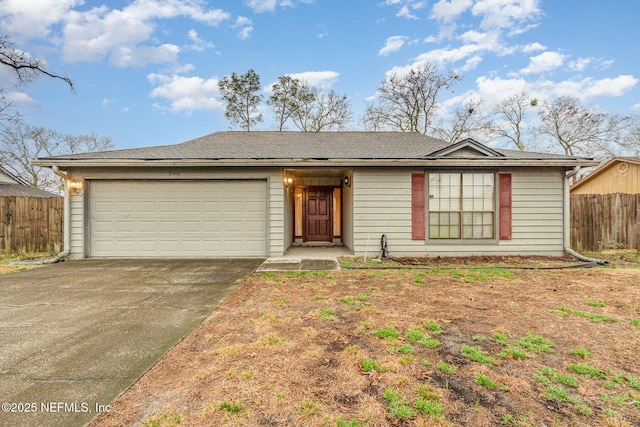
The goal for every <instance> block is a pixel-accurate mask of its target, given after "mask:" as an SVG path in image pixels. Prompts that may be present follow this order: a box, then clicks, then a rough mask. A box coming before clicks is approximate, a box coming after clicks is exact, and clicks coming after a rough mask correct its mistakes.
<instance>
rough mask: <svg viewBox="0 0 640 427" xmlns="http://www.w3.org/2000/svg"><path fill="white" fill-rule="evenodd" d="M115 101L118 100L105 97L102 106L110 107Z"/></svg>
mask: <svg viewBox="0 0 640 427" xmlns="http://www.w3.org/2000/svg"><path fill="white" fill-rule="evenodd" d="M114 102H116V100H115V99H111V98H104V99H103V100H102V102H101V103H100V104H101V105H102V108H108V107H109V105H111V104H113V103H114Z"/></svg>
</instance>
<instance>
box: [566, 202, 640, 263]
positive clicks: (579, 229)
mask: <svg viewBox="0 0 640 427" xmlns="http://www.w3.org/2000/svg"><path fill="white" fill-rule="evenodd" d="M571 248H572V249H574V250H576V251H578V252H579V251H601V250H602V249H612V248H614V249H615V248H629V249H637V250H640V194H622V193H616V194H574V195H572V196H571Z"/></svg>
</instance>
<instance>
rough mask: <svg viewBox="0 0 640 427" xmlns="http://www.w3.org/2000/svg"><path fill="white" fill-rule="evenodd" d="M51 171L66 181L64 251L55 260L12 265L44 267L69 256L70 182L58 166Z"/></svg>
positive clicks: (13, 262)
mask: <svg viewBox="0 0 640 427" xmlns="http://www.w3.org/2000/svg"><path fill="white" fill-rule="evenodd" d="M51 170H53V173H55V174H56V175H58V176H59V177H60V178H62V179H63V180H64V223H63V227H64V229H63V230H64V231H63V233H64V238H63V247H62V248H63V251H62V252H60V253H59V254H57V255H56V256H54V257H53V258H47V259H41V260H34V261H12V262H11V263H10V265H43V264H54V263H56V262H58V261H60V260H61V259H62V258H64V257H66V256H67V255H69V251H70V249H71V223H70V221H71V197H70V196H69V185H68V184H69V182H68V177H67V174H65V173H63V172H62V171H60V169H59V168H58V166H52V167H51Z"/></svg>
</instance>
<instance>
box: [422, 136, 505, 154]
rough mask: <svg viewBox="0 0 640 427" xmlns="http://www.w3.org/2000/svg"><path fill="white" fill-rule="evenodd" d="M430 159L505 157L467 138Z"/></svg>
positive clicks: (439, 151) (441, 150)
mask: <svg viewBox="0 0 640 427" xmlns="http://www.w3.org/2000/svg"><path fill="white" fill-rule="evenodd" d="M429 156H430V157H505V155H504V154H502V153H500V152H498V151H496V150H494V149H492V148H489V147H487V146H486V145H484V144H481V143H479V142H478V141H476V140H475V139H472V138H467V139H464V140H462V141H459V142H456V143H455V144H452V145H449V146H448V147H445V148H442V149H440V150H437V151H434V152H432V153H430V154H429Z"/></svg>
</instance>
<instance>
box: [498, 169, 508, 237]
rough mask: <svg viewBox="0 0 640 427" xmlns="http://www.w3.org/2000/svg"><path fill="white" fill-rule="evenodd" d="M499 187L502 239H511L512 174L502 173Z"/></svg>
mask: <svg viewBox="0 0 640 427" xmlns="http://www.w3.org/2000/svg"><path fill="white" fill-rule="evenodd" d="M498 176H499V181H498V187H499V189H500V211H499V213H498V215H500V216H499V218H500V240H511V174H510V173H501V174H500V175H498Z"/></svg>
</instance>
